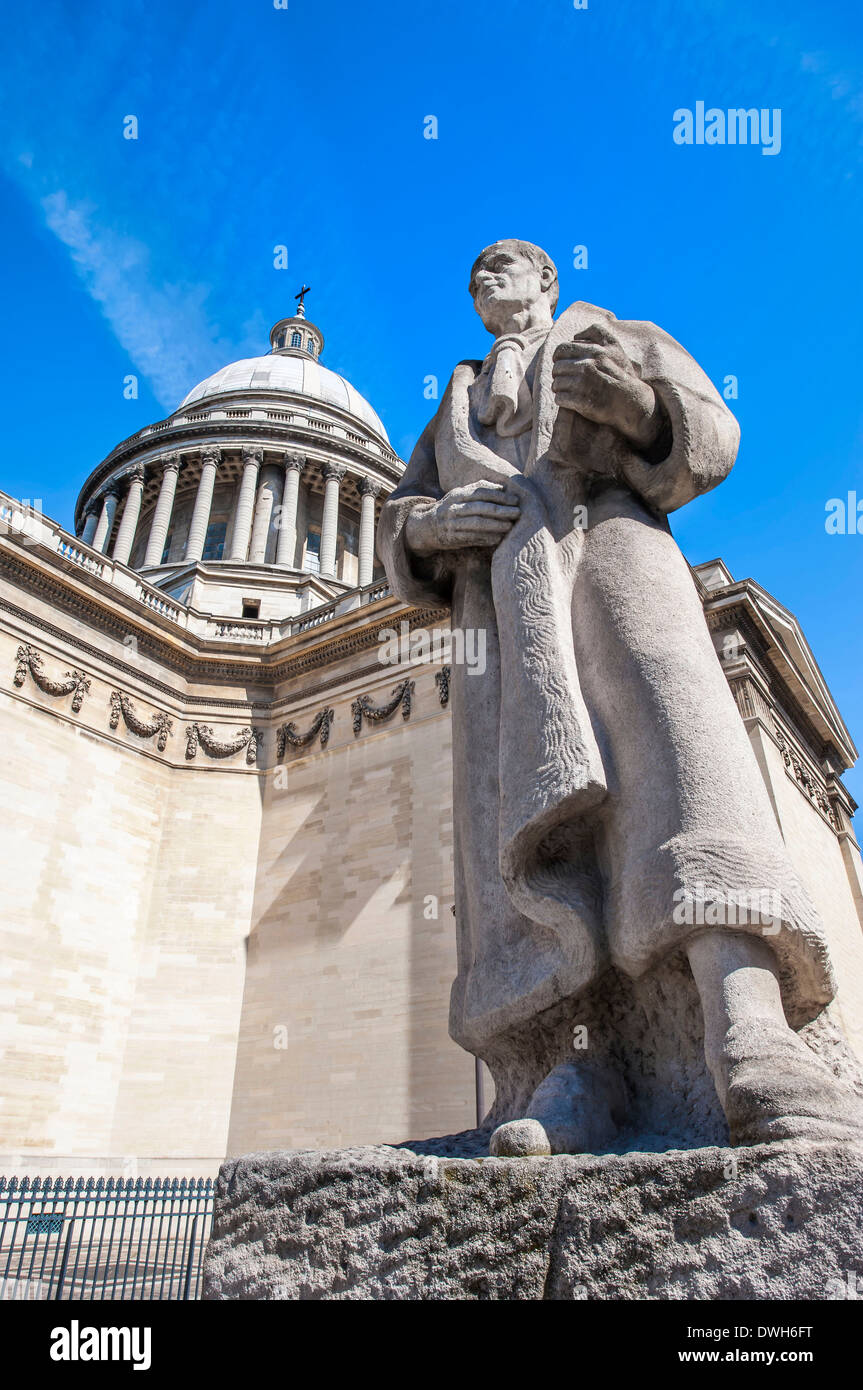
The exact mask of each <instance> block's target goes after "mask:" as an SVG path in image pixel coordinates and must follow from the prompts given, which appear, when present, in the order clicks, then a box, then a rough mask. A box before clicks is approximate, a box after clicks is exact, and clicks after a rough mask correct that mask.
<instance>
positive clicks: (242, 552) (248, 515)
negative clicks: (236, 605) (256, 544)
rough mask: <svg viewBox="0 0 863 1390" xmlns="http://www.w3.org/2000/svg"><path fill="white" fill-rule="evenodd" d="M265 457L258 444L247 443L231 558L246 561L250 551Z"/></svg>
mask: <svg viewBox="0 0 863 1390" xmlns="http://www.w3.org/2000/svg"><path fill="white" fill-rule="evenodd" d="M263 457H264V451H263V449H259V448H258V447H257V445H247V446H246V447H245V448H244V449H243V478H242V482H241V483H240V495H239V497H238V498H237V510H236V513H235V515H234V531H233V535H232V536H231V553H230V555H229V556H228V559H229V560H241V561H244V560H245V559H246V556H247V555H248V553H249V538H250V536H251V534H252V513H253V511H254V508H255V492H256V490H257V486H258V469H259V468H260V466H261V460H262V459H263Z"/></svg>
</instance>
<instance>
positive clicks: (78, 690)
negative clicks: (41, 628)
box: [13, 642, 90, 714]
mask: <svg viewBox="0 0 863 1390" xmlns="http://www.w3.org/2000/svg"><path fill="white" fill-rule="evenodd" d="M15 660H16V662H17V665H16V667H15V675H14V678H13V679H14V684H15V685H17V686H22V685H23V684H24V681H25V680H26V679H27V673H28V671H29V673H30V678H31V680H32V681H33V683H34V684H35V685H36V686H38V688H39V689H40V690H41V691H42V694H43V695H56V696H60V697H62V696H65V695H71V696H72V713H73V714H77V713H78V712H79V710H80V708H81V705H82V704H83V702H84V696H85V695H86V694H87V691H88V690H89V689H90V678H89V676H88V675H86V674H85V672H84V671H79V670H77V669H76V668H75V667H73V668H72V670H71V671H66V672H65V673H64V675H62V676H61V678H60V679H59V680H56V681H55V680H51V679H50V677H49V676H46V674H45V672H44V671H43V669H42V660H43V658H42V656H41V654H40V653H39V652H38V651H37V650H36V648H35V647H31V646H30V644H29V642H28V643H22V645H21V646H20V647H19V648H18V650H17V652H16V653H15Z"/></svg>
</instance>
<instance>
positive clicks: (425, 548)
mask: <svg viewBox="0 0 863 1390" xmlns="http://www.w3.org/2000/svg"><path fill="white" fill-rule="evenodd" d="M519 514H520V506H519V497H518V494H517V493H516V491H515V490H514V489H509V488H507V487H505V486H504V484H503V483H487V482H484V481H482V480H480V481H479V482H476V483H469V484H468V485H467V487H455V488H453V489H452V491H451V492H448V493H447V494H446V496H445V497H442V498H441V499H440V501H439V502H435V504H434V506H432V507H424V508H419V507H417V508H416V509H415V510H414V511H412V512H411V513H410V515H409V517H408V519H407V522H406V524H405V538H406V540H407V543H408V545H409V547H410V549H411V550H412V551H413V552H414V554H416V555H433V554H434V553H435V552H436V551H438V550H461V549H462V548H466V547H468V546H475V545H485V546H495V545H497V544H498V543H499V542H500V541H502V540H503V538H504V536H505V535H506V534H507V532H508V531H509V530H510V528H511V527H512V525H513V523H514V522H516V521H518V518H519Z"/></svg>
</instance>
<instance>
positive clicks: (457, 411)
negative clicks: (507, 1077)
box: [378, 303, 833, 1056]
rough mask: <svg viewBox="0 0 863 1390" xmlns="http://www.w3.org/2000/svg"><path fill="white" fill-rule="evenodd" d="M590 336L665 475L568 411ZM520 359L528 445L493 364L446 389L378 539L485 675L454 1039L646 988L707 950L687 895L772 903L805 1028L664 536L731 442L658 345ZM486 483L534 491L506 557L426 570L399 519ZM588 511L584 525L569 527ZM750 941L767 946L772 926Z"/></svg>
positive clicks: (691, 617)
mask: <svg viewBox="0 0 863 1390" xmlns="http://www.w3.org/2000/svg"><path fill="white" fill-rule="evenodd" d="M593 324H601V325H603V326H604V327H605V328H607V329H609V330H611V331H612V332H613V333H614V334H615V336H616V338H617V340H618V342H619V343H620V345H621V346H622V348H623V349H624V351H625V352H626V354H627V355H628V357H629V358H630V360H631V361H633V362H634V363H635V364H636V367H637V369H638V370H639V372H640V374H641V376H642V377H643V379H644V380H646V381H648V382H649V383H650V385H651V386H652V387H653V388H654V390H655V392H656V393H657V395H658V397H659V398H660V400H661V401H662V403H663V405H664V407H665V410H666V412H667V416H668V420H669V421H670V425H671V437H670V439H669V440H667V441H666V443H667V446H668V447H667V453H666V454H665V457H664V458H661V459H653V460H648V459H646V458H642V457H640V456H639V455H638V454H637V453H635V452H634V451H633V450H632V449H631V448H630V447H629V445H628V444H627V443H626V442H625V441H624V439H623V437H622V436H621V435H620V434H618V432H617V431H615V430H613V429H611V428H609V427H606V426H600V425H595V424H593V423H591V422H589V421H586V420H585V419H584V418H583V417H581V416H578V415H576V414H575V413H574V412H571V411H560V412H558V410H557V406H556V403H555V400H554V396H553V393H552V389H551V368H552V354H553V351H554V348H555V347H556V346H557V345H558V343H562V342H568V341H570V340H571V339H572V338H573V337H574V335H575V334H577V333H579V332H581V331H582V330H584V329H586V328H588V327H589V326H590V325H593ZM526 360H529V369H528V371H527V374H526V387H527V388H528V389H529V390H530V392H531V396H532V403H533V410H532V423H531V426H530V428H529V429H528V430H527V431H526V432H525V433H523V434H521V435H515V436H511V435H510V436H503V435H500V434H498V433H497V431H496V428H495V427H494V426H493V425H492V426H484V425H482V424H480V423H479V418H478V417H479V415H480V414H484V415H486V418H487V408H486V409H482V408H480V407H482V405H483V403H484V402H485V401H487V398H488V376H489V372H490V370H491V366H492V359H491V357H490V358H489V359H486V364H482V363H478V362H462V363H460V364H459V365H458V366H457V367H456V369H455V372H454V373H453V376H452V379H451V381H450V383H449V386H448V388H447V391H446V393H445V395H444V398H443V400H442V401H441V404H440V407H439V409H438V411H437V414H436V415H435V417H434V419H433V420H432V421H431V422H430V424H429V426H428V427H427V428H426V430H425V432H424V434H423V435H422V437H421V439H420V440H419V442H418V444H417V446H416V449H415V450H414V453H413V455H412V457H411V460H410V463H409V465H408V468H407V470H406V472H405V475H404V478H403V480H402V482H401V483H400V485H399V487H398V488H397V489H396V491H395V492H394V493H393V494H392V496H391V497H390V498H389V500H388V501H387V502H386V504H385V505H384V508H383V512H382V516H381V523H380V527H379V532H378V546H379V550H380V553H381V556H382V558H383V561H384V563H385V566H386V569H387V573H388V575H389V578H390V581H391V584H392V587H393V589H394V591H395V592H396V593H397V594H398V595H400V596H401V597H402V598H403V599H405V600H408V601H411V602H414V603H418V604H426V605H428V604H435V605H436V604H440V603H441V601H444V602H447V603H449V604H450V605H451V608H452V624H453V627H454V628H462V629H483V630H484V631H485V633H486V635H487V636H486V641H487V659H486V669H485V672H484V674H482V675H480V674H476V673H472V672H471V670H470V668H469V667H467V666H466V665H464V664H461V665H458V664H456V665H454V667H453V671H452V709H453V726H454V727H453V746H454V747H453V772H454V818H455V840H456V885H455V897H456V907H455V910H456V923H457V934H458V975H457V979H456V981H455V984H454V986H453V992H452V1000H451V1011H450V1032H451V1034H452V1036H453V1038H455V1040H456V1041H457V1042H459V1043H461V1044H462V1045H463V1046H465V1047H467V1048H469V1049H470V1050H471V1051H473V1052H476V1053H477V1054H478V1055H480V1056H483V1055H485V1056H489V1055H490V1054H493V1053H494V1051H495V1048H496V1045H497V1041H498V1040H499V1039H500V1038H501V1037H505V1036H506V1035H507V1034H508V1033H510V1032H512V1031H513V1030H515V1029H518V1028H520V1027H521V1026H522V1025H523V1024H524V1023H525V1022H526V1021H528V1020H529V1019H531V1018H533V1017H534V1016H535V1015H537V1014H539V1013H541V1012H542V1011H544V1010H546V1009H549V1008H551V1007H552V1006H553V1005H555V1004H557V1003H559V1002H560V1001H561V1000H564V999H566V998H569V997H574V996H576V995H578V994H579V993H580V992H581V991H583V990H584V989H585V987H586V986H588V985H590V984H591V983H592V982H593V981H595V980H596V979H597V978H598V977H599V975H600V974H601V973H602V972H603V971H604V969H605V968H606V966H607V965H608V964H612V965H614V966H616V967H617V968H618V969H619V970H621V971H622V972H624V973H625V974H626V975H629V976H631V977H638V976H640V975H642V974H643V973H644V972H645V971H646V970H648V969H649V968H650V967H651V966H652V965H654V964H655V963H657V962H658V961H659V960H661V959H662V957H663V956H664V955H666V954H667V953H668V952H669V951H672V950H674V949H676V948H678V947H680V946H681V945H682V944H683V943H684V942H685V940H686V938H687V936H688V935H689V934H690V933H691V932H693V931H696V930H704V927H703V926H698V925H688V924H686V923H681V922H680V921H679V920H675V909H677V917H678V919H679V917H680V915H681V906H680V904H681V897H682V895H685V896H687V897H689V898H690V899H691V900H692V901H693V902H694V903H695V902H697V901H699V900H701V901H704V900H706V901H707V902H708V904H710V903H715V902H720V903H721V902H722V901H723V900H724V898H725V896H726V895H727V893H728V891H729V890H731V891H732V892H733V893H736V894H737V895H738V896H740V895H743V894H753V895H755V898H756V900H757V901H761V902H770V903H772V904H774V905H775V904H779V905H780V913H779V918H780V920H778V921H776V922H775V923H772V924H770V925H769V932H768V935H767V938H766V939H767V940H768V941H769V942H770V944H771V945H772V946H773V948H774V949H775V951H776V953H777V955H778V957H779V962H780V969H781V979H782V985H783V994H784V999H785V1004H786V1009H787V1011H788V1013H789V1018H790V1020H791V1021H792V1023H794V1024H795V1026H799V1025H800V1024H801V1023H802V1022H805V1021H806V1020H807V1019H808V1018H811V1017H813V1016H814V1015H815V1014H816V1013H817V1012H818V1011H819V1010H820V1009H821V1007H823V1005H824V1004H825V1003H827V1002H828V1001H829V999H830V998H831V997H832V993H833V986H832V978H831V974H830V966H829V961H828V957H827V951H826V946H825V943H824V937H823V930H822V927H821V924H820V921H819V919H818V917H817V914H816V913H815V910H814V908H813V907H812V905H811V903H810V901H809V900H808V898H807V897H806V895H805V893H804V891H803V889H802V888H801V885H800V883H799V881H798V879H797V876H796V874H795V872H794V869H793V867H792V865H791V863H790V861H789V858H788V855H787V853H786V850H785V847H784V843H783V840H782V837H781V835H780V832H779V829H778V827H777V824H776V820H775V817H774V814H773V810H772V808H771V805H770V802H769V799H768V796H767V793H766V790H765V787H764V784H763V781H762V779H761V776H760V773H759V770H758V766H757V763H756V761H755V757H754V754H753V752H752V750H751V747H750V745H749V740H748V736H747V734H746V730H745V728H744V725H743V722H742V720H741V718H740V716H739V714H738V711H737V708H736V705H735V703H734V699H733V696H732V694H731V692H730V690H729V688H728V684H727V682H726V680H725V677H724V675H723V672H722V669H721V666H720V664H719V660H718V658H717V656H716V653H715V651H714V648H713V644H712V641H711V638H710V636H709V633H708V630H707V626H706V623H705V620H704V614H703V610H702V607H701V602H700V599H699V597H698V594H697V591H696V587H695V584H694V581H693V578H692V575H691V572H690V570H689V567H688V565H687V563H686V561H685V560H684V558H683V556H682V554H681V553H680V551H679V550H678V548H677V545H676V544H675V542H674V540H673V538H672V536H671V532H670V529H669V526H668V522H667V520H666V513H667V512H669V511H672V510H674V509H675V508H677V507H680V506H682V505H683V504H684V503H686V502H688V501H689V500H691V499H692V498H694V497H696V496H698V495H699V494H701V493H703V492H706V491H708V490H709V489H710V488H712V487H714V486H716V484H717V483H719V482H721V481H722V479H723V478H724V477H725V476H726V475H727V474H728V472H729V471H730V469H731V467H732V464H733V462H734V458H735V454H736V450H737V443H738V428H737V424H736V422H735V420H734V418H733V416H732V415H731V414H730V412H729V411H728V410H727V408H726V407H725V405H724V404H723V402H722V400H721V399H720V397H719V395H718V394H717V392H716V391H715V389H714V388H713V386H712V385H711V383H710V382H709V381H708V379H707V378H706V377H705V375H704V374H703V372H702V371H701V369H700V368H699V367H698V365H697V364H696V363H695V362H694V361H693V359H692V358H691V357H690V356H689V355H688V353H686V352H685V351H684V349H683V348H681V347H680V345H679V344H678V343H676V342H674V340H673V339H672V338H670V337H669V336H668V335H667V334H666V333H664V332H662V330H661V329H658V328H656V326H655V325H653V324H650V323H637V322H624V321H618V320H616V319H615V318H614V316H613V315H612V314H609V313H608V312H607V311H605V310H602V309H597V308H595V307H594V306H592V305H589V304H584V303H577V304H574V305H572V306H571V307H570V308H569V309H568V310H567V311H566V313H564V314H563V315H561V317H560V318H559V319H558V320H557V321H556V322H555V324H554V325H553V327H552V329H551V332H550V333H549V334H548V335H547V337H546V338H545V340H544V341H542V340H540V342H539V346H538V349H535V348H534V345H533V344H530V345H529V346H528V351H527V358H526ZM479 479H486V480H488V481H492V482H495V481H496V482H506V481H509V482H511V484H512V485H513V486H515V487H517V488H518V490H519V491H520V493H521V497H522V509H521V516H520V519H519V521H518V522H517V523H516V524H515V526H513V528H512V530H511V531H510V533H509V535H508V536H507V537H506V538H505V539H504V540H503V541H502V542H501V544H500V545H498V547H497V548H496V549H495V550H491V549H469V550H451V551H446V552H441V553H440V554H438V555H435V556H432V557H422V558H421V557H418V556H415V555H414V554H413V553H412V552H411V551H410V549H409V547H408V546H407V544H406V541H405V537H404V526H405V521H406V519H407V516H408V514H409V513H410V511H411V510H412V509H413V508H416V507H420V508H422V507H428V506H429V505H430V504H431V503H433V502H434V501H435V500H436V499H439V498H440V497H442V496H443V495H444V494H445V493H446V492H448V491H449V490H450V489H452V488H455V487H458V486H460V485H463V484H466V483H470V482H473V481H476V480H479ZM580 507H586V513H587V524H586V526H585V525H583V524H575V525H574V524H573V523H574V520H575V522H576V523H579V522H581V523H583V521H584V514H583V513H582V512H580V511H578V510H577V509H578V508H580ZM762 895H766V897H765V896H762ZM695 911H696V909H693V912H695ZM730 915H732V916H734V915H740V914H737V913H732V914H730ZM707 921H708V922H709V921H710V916H709V913H708V916H707ZM737 929H739V930H744V931H747V930H748V931H753V932H756V933H759V934H760V933H761V932H763V931H764V923H763V922H759V921H755V922H752V921H750V922H749V923H742V924H740V925H739V926H738V928H737Z"/></svg>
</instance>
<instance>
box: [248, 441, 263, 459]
mask: <svg viewBox="0 0 863 1390" xmlns="http://www.w3.org/2000/svg"><path fill="white" fill-rule="evenodd" d="M263 461H264V451H263V449H262V448H261V446H260V444H244V445H243V463H263Z"/></svg>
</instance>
